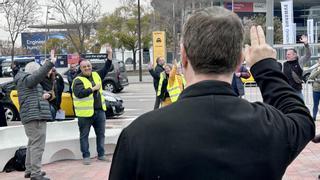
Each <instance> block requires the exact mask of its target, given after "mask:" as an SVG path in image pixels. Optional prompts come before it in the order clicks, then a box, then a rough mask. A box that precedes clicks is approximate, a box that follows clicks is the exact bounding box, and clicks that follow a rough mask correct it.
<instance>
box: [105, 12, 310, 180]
mask: <svg viewBox="0 0 320 180" xmlns="http://www.w3.org/2000/svg"><path fill="white" fill-rule="evenodd" d="M250 32H251V33H250V37H251V46H247V48H246V51H245V52H246V53H245V59H246V62H247V64H248V65H249V67H251V68H250V71H251V73H252V75H253V77H254V79H255V80H256V82H257V85H258V86H259V88H260V90H261V94H262V96H263V100H264V103H263V102H248V101H247V100H245V99H241V98H238V96H237V95H236V94H235V93H234V92H233V90H232V88H231V81H232V76H233V73H234V71H235V70H236V67H237V66H240V64H241V62H242V59H243V56H244V55H243V52H242V48H243V40H244V28H243V25H242V23H241V20H240V18H239V17H238V16H237V15H236V14H235V13H233V12H231V11H229V10H227V9H224V8H223V7H210V8H204V9H200V10H198V11H195V12H194V14H192V15H191V16H190V17H189V19H188V20H187V21H186V24H185V25H184V28H183V32H182V38H181V39H182V43H181V58H182V61H181V62H182V66H183V69H184V75H185V78H186V81H187V86H186V89H184V90H183V92H182V94H180V96H179V99H178V100H177V101H176V102H175V103H172V104H171V105H170V106H166V107H164V108H161V109H158V110H154V111H151V112H147V113H146V114H143V115H141V116H140V117H138V118H137V119H136V120H134V121H133V122H132V123H131V124H130V125H129V126H127V127H126V128H124V129H123V131H122V132H121V134H120V136H119V139H118V143H117V146H116V150H115V152H114V155H113V158H112V164H111V170H110V175H109V179H110V180H120V179H121V180H122V179H126V180H129V179H166V180H171V179H172V180H174V179H188V180H199V179H266V180H269V179H281V178H282V176H283V175H284V173H285V171H286V169H287V167H288V166H289V164H290V163H291V162H292V161H293V160H294V159H295V158H296V157H297V155H298V154H299V153H300V152H301V151H302V150H303V148H304V147H305V146H306V145H307V144H308V142H309V141H310V140H311V139H312V138H313V137H314V135H315V124H314V121H313V120H312V117H311V115H310V113H309V110H308V108H307V107H306V106H305V104H304V102H303V101H302V100H301V98H300V97H299V96H298V95H297V93H296V92H295V91H294V90H293V89H292V88H291V87H290V85H289V84H288V82H287V78H286V77H285V76H284V74H283V73H282V72H281V67H280V65H279V64H278V63H277V62H276V59H275V58H276V51H275V50H274V49H273V48H272V47H271V46H269V45H268V44H267V43H266V40H265V36H264V32H263V29H262V27H261V26H258V27H256V26H252V27H251V30H250ZM230 42H232V43H230Z"/></svg>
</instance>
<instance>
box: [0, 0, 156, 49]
mask: <svg viewBox="0 0 320 180" xmlns="http://www.w3.org/2000/svg"><path fill="white" fill-rule="evenodd" d="M47 2H48V0H39V3H40V4H41V5H46V4H47ZM120 2H121V1H120V0H100V4H101V13H112V12H113V11H114V10H115V9H116V8H117V7H119V6H121V3H120ZM148 2H150V0H141V4H143V5H149V4H150V3H148ZM42 7H43V10H42V11H43V15H42V16H40V17H41V21H42V22H43V23H44V22H45V12H46V8H45V6H42ZM0 16H1V15H0ZM49 16H50V15H49ZM4 23H5V21H4V18H2V17H0V39H1V40H8V38H9V33H7V32H5V31H4V30H3V26H4ZM50 23H54V22H50V21H48V24H50ZM20 45H21V39H20V37H19V38H18V39H17V46H20Z"/></svg>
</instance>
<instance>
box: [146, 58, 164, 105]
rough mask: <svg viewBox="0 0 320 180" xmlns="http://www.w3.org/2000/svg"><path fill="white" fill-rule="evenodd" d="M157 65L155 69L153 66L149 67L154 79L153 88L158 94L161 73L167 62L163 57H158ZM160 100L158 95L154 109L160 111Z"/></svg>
mask: <svg viewBox="0 0 320 180" xmlns="http://www.w3.org/2000/svg"><path fill="white" fill-rule="evenodd" d="M156 62H157V65H156V67H155V68H154V69H153V66H152V64H150V65H149V73H150V74H151V76H152V77H153V87H154V90H155V92H156V94H157V91H158V85H159V80H160V73H161V72H163V71H164V68H163V65H164V64H165V60H164V58H163V57H158V58H157V60H156ZM160 101H161V100H160V98H159V97H158V96H157V95H156V101H155V103H154V108H153V109H158V108H159V106H160Z"/></svg>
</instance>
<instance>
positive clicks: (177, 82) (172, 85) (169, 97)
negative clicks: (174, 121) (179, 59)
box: [157, 60, 185, 107]
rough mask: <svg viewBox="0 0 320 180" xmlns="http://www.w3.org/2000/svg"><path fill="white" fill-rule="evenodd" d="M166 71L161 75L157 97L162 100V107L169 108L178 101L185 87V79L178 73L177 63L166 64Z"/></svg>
mask: <svg viewBox="0 0 320 180" xmlns="http://www.w3.org/2000/svg"><path fill="white" fill-rule="evenodd" d="M164 69H165V71H164V72H162V73H161V74H160V80H159V86H158V92H157V96H159V97H160V98H161V100H162V102H161V107H164V106H167V105H169V104H171V103H173V102H176V101H177V100H178V97H179V95H180V94H181V92H182V90H183V89H184V87H185V80H184V77H183V75H182V74H181V73H179V71H177V63H176V61H175V60H174V65H173V67H172V68H171V65H169V64H166V65H165V66H164Z"/></svg>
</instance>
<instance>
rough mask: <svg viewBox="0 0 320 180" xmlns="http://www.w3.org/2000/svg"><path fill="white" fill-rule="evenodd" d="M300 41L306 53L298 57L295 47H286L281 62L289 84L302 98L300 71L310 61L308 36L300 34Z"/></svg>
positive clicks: (301, 71)
mask: <svg viewBox="0 0 320 180" xmlns="http://www.w3.org/2000/svg"><path fill="white" fill-rule="evenodd" d="M300 42H302V43H303V44H304V47H305V51H306V54H305V55H304V56H302V57H300V58H299V56H298V53H297V51H296V50H295V49H288V50H287V53H286V60H287V61H286V62H285V63H283V73H284V74H285V75H286V76H287V78H288V81H289V84H290V86H291V87H292V88H293V89H295V91H296V93H298V95H299V96H300V97H301V99H303V94H302V83H303V78H302V73H303V66H304V65H305V64H306V63H307V62H309V61H310V57H311V50H310V47H309V44H308V37H307V36H305V35H302V36H301V38H300Z"/></svg>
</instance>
